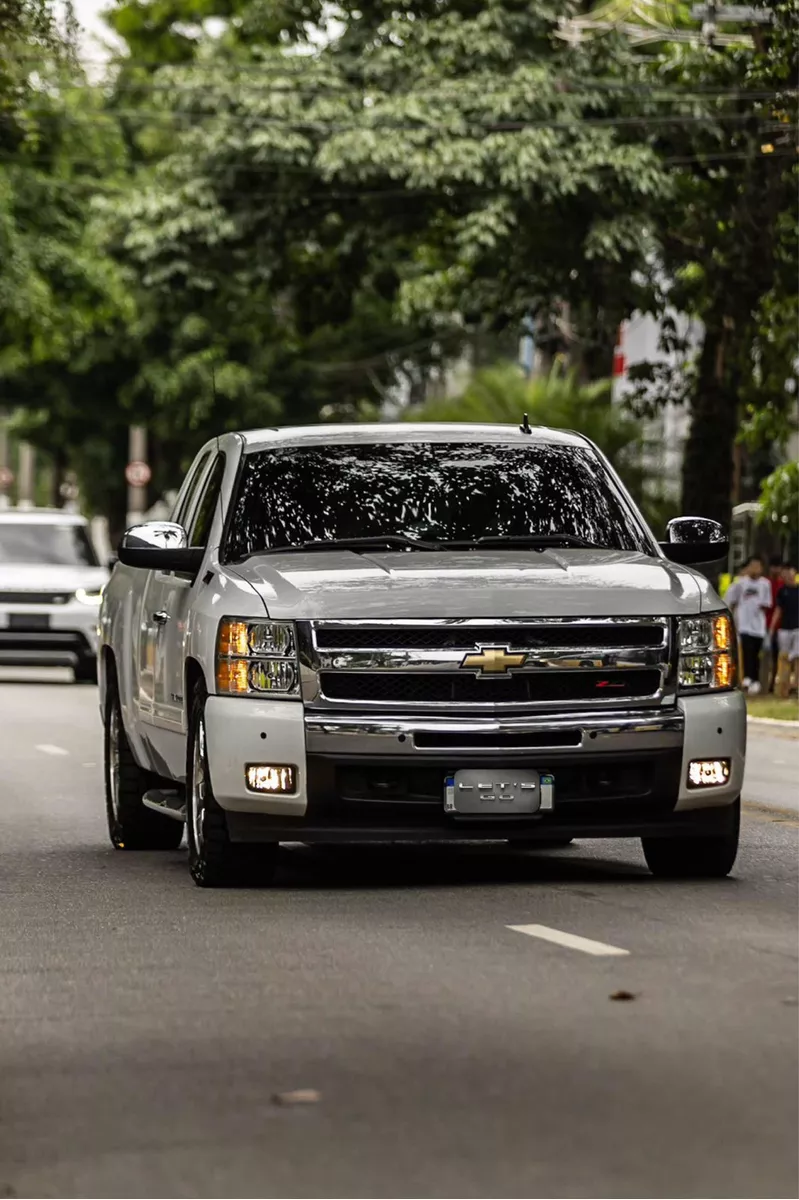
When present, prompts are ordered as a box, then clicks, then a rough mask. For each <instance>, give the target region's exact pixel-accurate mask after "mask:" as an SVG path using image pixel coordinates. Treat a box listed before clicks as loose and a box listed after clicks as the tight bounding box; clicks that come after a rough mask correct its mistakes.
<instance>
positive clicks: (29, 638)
mask: <svg viewBox="0 0 799 1200" xmlns="http://www.w3.org/2000/svg"><path fill="white" fill-rule="evenodd" d="M107 582H108V571H107V570H106V568H105V567H102V566H100V564H99V562H98V560H97V554H96V552H95V549H94V546H93V545H92V541H91V537H90V536H89V527H88V522H87V521H86V519H85V517H81V516H78V515H77V514H75V513H65V512H62V511H60V510H59V509H54V510H52V511H50V510H47V509H27V510H26V509H6V510H4V511H0V666H13V667H20V666H62V667H72V669H73V671H74V673H75V680H76V682H78V683H91V682H94V681H95V680H96V678H97V615H98V611H99V607H100V597H101V594H102V589H103V588H104V587H105V585H106V583H107Z"/></svg>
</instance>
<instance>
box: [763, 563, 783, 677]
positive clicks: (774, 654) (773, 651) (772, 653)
mask: <svg viewBox="0 0 799 1200" xmlns="http://www.w3.org/2000/svg"><path fill="white" fill-rule="evenodd" d="M783 571H784V563H783V561H782V559H781V558H772V559H771V560H770V562H769V570H768V581H769V585H770V587H771V605H770V607H769V609H768V612H767V613H766V628H767V629H768V631H769V632H768V634H767V635H766V644H767V648H768V653H769V673H768V690H769V691H770V692H773V691H774V688H775V686H776V682H777V662H778V660H779V651H778V649H777V630H778V629H779V616H778V619H777V624H776V625H775V626H774V628H773V629H772V627H771V625H772V621H773V619H774V615H775V610H776V607H777V593H778V592H779V590H780V588H781V587H782V586H783Z"/></svg>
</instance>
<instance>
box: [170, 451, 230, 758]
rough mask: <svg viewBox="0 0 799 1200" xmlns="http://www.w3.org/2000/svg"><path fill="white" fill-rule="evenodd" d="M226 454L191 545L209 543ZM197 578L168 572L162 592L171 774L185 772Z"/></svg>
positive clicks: (207, 483)
mask: <svg viewBox="0 0 799 1200" xmlns="http://www.w3.org/2000/svg"><path fill="white" fill-rule="evenodd" d="M224 473H225V456H224V455H223V454H218V455H216V457H215V458H214V461H213V463H212V465H211V467H210V469H209V470H208V472H207V473H206V475H205V477H204V479H203V482H202V484H201V486H200V488H199V490H198V498H197V502H196V504H195V505H194V510H193V512H192V514H191V516H190V518H189V525H188V529H187V533H188V539H189V545H190V546H193V547H194V548H202V549H206V548H207V546H208V539H209V537H210V534H211V527H212V525H213V521H214V515H215V512H216V506H217V503H218V501H219V492H220V488H221V486H222V478H223V476H224ZM193 585H194V580H193V579H192V578H191V576H188V575H178V574H172V575H169V576H166V577H165V580H164V587H163V592H162V593H161V597H160V604H161V609H160V617H159V621H160V625H161V630H162V632H161V637H160V642H159V652H158V655H157V660H156V661H157V667H156V684H155V712H154V724H155V725H156V726H158V727H159V731H158V732H157V733H155V731H154V736H155V737H156V739H157V741H158V745H159V751H160V754H161V756H162V757H163V759H164V760H165V762H166V764H167V766H168V767H169V772H168V773H169V774H170V775H171V776H173V777H176V776H178V777H182V776H183V773H184V768H185V734H186V724H185V711H186V697H185V696H184V691H185V675H186V668H185V663H186V636H187V633H188V625H189V616H190V610H191V604H192V599H193V597H194V594H195V593H194V590H193Z"/></svg>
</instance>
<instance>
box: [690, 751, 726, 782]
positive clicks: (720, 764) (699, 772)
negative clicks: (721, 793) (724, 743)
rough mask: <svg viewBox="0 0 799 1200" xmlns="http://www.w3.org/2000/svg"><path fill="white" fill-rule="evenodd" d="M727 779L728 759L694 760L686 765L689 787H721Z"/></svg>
mask: <svg viewBox="0 0 799 1200" xmlns="http://www.w3.org/2000/svg"><path fill="white" fill-rule="evenodd" d="M729 778H730V760H729V759H728V758H695V759H693V760H692V761H691V762H690V763H689V764H688V786H689V787H694V788H702V787H721V786H722V784H725V783H726V782H727V780H728V779H729Z"/></svg>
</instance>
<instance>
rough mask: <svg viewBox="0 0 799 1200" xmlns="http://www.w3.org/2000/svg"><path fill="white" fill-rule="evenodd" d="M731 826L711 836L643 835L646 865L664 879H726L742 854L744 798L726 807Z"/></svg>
mask: <svg viewBox="0 0 799 1200" xmlns="http://www.w3.org/2000/svg"><path fill="white" fill-rule="evenodd" d="M722 811H723V816H724V819H725V821H726V822H727V828H726V829H725V830H724V832H722V833H719V834H711V835H710V836H707V837H674V838H642V839H641V844H642V846H643V848H644V858H645V859H646V865H647V866H648V867H649V870H650V871H651V872H652V874H653V875H657V876H659V877H660V878H661V879H723V878H724V877H725V875H729V873H730V871H731V870H732V868H733V865H734V863H735V859H736V858H737V856H738V838H739V834H740V827H741V801H740V798H739V799H737V800H736V801H735V803H734V804H732V805H730V809H729V810H722Z"/></svg>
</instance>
